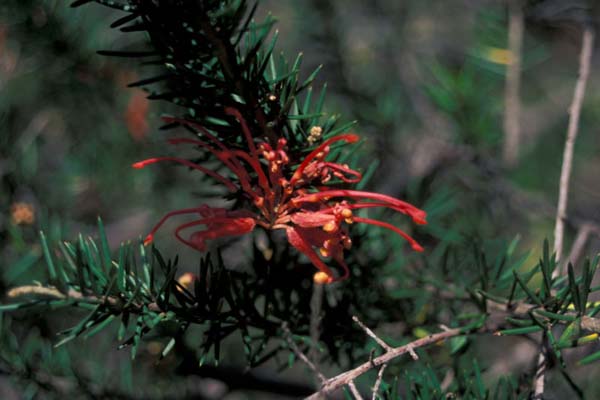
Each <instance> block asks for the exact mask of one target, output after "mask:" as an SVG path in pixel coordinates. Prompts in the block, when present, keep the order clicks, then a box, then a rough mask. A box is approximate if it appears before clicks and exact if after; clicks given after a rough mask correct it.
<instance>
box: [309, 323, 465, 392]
mask: <svg viewBox="0 0 600 400" xmlns="http://www.w3.org/2000/svg"><path fill="white" fill-rule="evenodd" d="M461 334H463V331H462V329H461V328H455V329H451V330H449V331H444V332H439V333H435V334H432V335H428V336H426V337H424V338H421V339H417V340H415V341H413V342H410V343H409V344H406V345H404V346H400V347H394V348H392V349H391V350H390V351H388V352H386V353H384V354H382V355H380V356H379V357H375V358H374V359H372V360H369V361H367V362H365V363H363V364H361V365H359V366H358V367H356V368H353V369H351V370H349V371H346V372H343V373H341V374H339V375H337V376H334V377H333V378H329V379H327V380H326V381H325V383H324V384H323V386H322V387H321V390H319V391H318V392H316V393H313V394H312V395H311V396H309V397H307V398H306V399H307V400H317V399H319V398H320V396H321V395H324V394H327V393H331V392H333V391H334V390H336V389H339V388H340V387H342V386H344V385H348V384H349V383H350V382H351V381H353V380H354V379H356V378H357V377H359V376H361V375H362V374H364V373H365V372H367V371H369V370H371V369H372V368H376V367H378V366H380V365H383V364H387V363H388V362H389V361H390V360H393V359H394V358H397V357H400V356H401V355H403V354H406V353H409V349H410V348H412V349H417V348H419V347H424V346H428V345H430V344H434V343H437V342H440V341H442V340H446V339H449V338H452V337H455V336H460V335H461Z"/></svg>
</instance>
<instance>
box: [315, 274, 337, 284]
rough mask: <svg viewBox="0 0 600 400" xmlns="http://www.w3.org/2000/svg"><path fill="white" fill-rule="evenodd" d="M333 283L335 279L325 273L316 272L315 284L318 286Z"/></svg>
mask: <svg viewBox="0 0 600 400" xmlns="http://www.w3.org/2000/svg"><path fill="white" fill-rule="evenodd" d="M332 281H333V278H332V277H331V275H328V274H327V273H325V272H323V271H319V272H315V274H314V275H313V282H314V283H316V284H318V285H325V284H328V283H331V282H332Z"/></svg>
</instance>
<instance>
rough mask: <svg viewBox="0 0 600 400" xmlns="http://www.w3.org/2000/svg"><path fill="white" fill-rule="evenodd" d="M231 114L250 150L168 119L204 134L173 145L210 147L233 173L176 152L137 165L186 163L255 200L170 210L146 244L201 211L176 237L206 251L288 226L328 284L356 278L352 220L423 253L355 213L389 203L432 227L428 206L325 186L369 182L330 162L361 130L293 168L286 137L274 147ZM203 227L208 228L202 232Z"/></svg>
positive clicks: (296, 244)
mask: <svg viewBox="0 0 600 400" xmlns="http://www.w3.org/2000/svg"><path fill="white" fill-rule="evenodd" d="M226 112H227V114H229V115H232V116H234V117H235V118H236V119H237V120H238V121H239V123H240V126H241V130H242V133H243V135H244V138H245V141H246V144H247V146H248V150H247V151H243V150H240V149H237V148H229V147H227V146H225V144H223V143H222V142H221V141H220V140H219V139H218V138H217V137H216V136H214V135H213V134H211V133H210V132H209V131H207V130H206V129H205V128H204V127H202V126H201V125H199V124H196V123H194V122H191V121H186V120H180V119H174V118H167V119H166V120H167V122H179V123H181V124H184V125H187V126H190V127H193V128H194V129H195V130H196V131H197V132H198V134H199V138H198V139H188V138H178V139H171V140H170V141H169V142H170V143H171V144H174V145H178V144H191V145H196V146H199V147H201V148H203V149H205V150H207V151H209V152H210V153H212V154H213V155H214V156H215V157H216V158H217V159H218V160H219V161H220V162H221V163H223V165H224V166H225V167H227V169H228V170H229V171H230V173H231V175H229V176H224V175H222V174H221V173H219V172H216V171H214V170H211V169H208V168H206V167H204V166H202V165H198V164H196V163H194V162H191V161H189V160H186V159H182V158H177V157H158V158H150V159H147V160H144V161H140V162H137V163H135V164H133V167H134V168H144V167H145V166H147V165H150V164H154V163H157V162H163V161H167V162H168V161H170V162H176V163H179V164H183V165H186V166H188V167H191V168H193V169H195V170H198V171H201V172H203V173H205V174H207V175H209V176H211V177H212V178H214V179H215V180H216V181H218V182H220V183H222V184H223V186H224V187H225V188H227V189H228V190H229V191H230V192H232V193H238V194H242V195H243V196H244V197H245V198H246V199H247V200H248V201H247V202H246V204H247V206H246V208H243V209H234V210H228V209H225V208H217V207H209V206H207V205H201V206H199V207H193V208H187V209H182V210H176V211H171V212H169V213H168V214H166V215H165V216H164V217H163V218H162V219H161V220H160V221H159V222H158V223H157V224H156V225H155V226H154V228H153V229H152V231H151V232H150V233H149V234H148V236H147V237H146V239H145V243H146V244H149V243H151V242H152V240H153V238H154V234H155V233H156V231H157V230H158V229H159V228H160V227H161V226H162V225H163V224H164V223H165V221H166V220H168V219H169V218H171V217H173V216H176V215H195V216H196V218H195V219H193V220H192V221H189V222H186V223H183V224H181V225H179V226H178V227H177V228H176V229H175V236H176V237H177V239H178V240H180V241H181V242H183V243H185V244H186V245H188V246H190V247H192V248H194V249H196V250H199V251H204V250H205V249H206V242H207V241H208V240H213V239H217V238H222V237H232V236H238V235H244V234H247V233H250V232H252V231H253V230H254V229H255V228H256V227H257V226H260V227H262V228H264V229H267V230H277V229H281V230H284V231H285V233H286V236H287V240H288V242H289V243H290V244H291V245H292V246H293V247H294V248H296V249H297V250H298V251H299V252H301V253H302V254H304V255H306V257H308V259H309V260H310V261H311V262H312V263H313V265H314V266H315V267H316V268H318V269H319V270H320V272H321V273H320V274H319V275H320V276H321V277H323V276H325V279H321V280H322V281H323V282H324V283H331V282H333V281H336V280H342V279H345V278H347V277H348V275H349V270H348V266H347V265H346V263H345V261H344V250H349V249H350V248H351V247H352V240H351V238H350V236H349V234H348V225H350V224H353V223H363V224H369V225H376V226H379V227H382V228H386V229H389V230H391V231H393V232H395V233H396V234H398V235H400V236H401V237H403V238H404V239H405V240H406V241H407V242H408V243H409V244H410V246H411V247H412V248H413V250H415V251H419V252H421V251H423V248H422V247H421V245H419V243H417V242H416V241H415V240H414V239H413V238H412V237H410V236H409V235H408V234H406V233H405V232H404V231H402V230H401V229H399V228H397V227H396V226H394V225H392V224H389V223H387V222H384V221H379V220H375V219H370V218H364V217H360V216H358V215H355V211H356V210H360V209H364V208H377V207H384V208H388V209H391V210H394V211H397V212H399V213H402V214H405V215H408V216H409V217H410V218H412V220H413V221H414V222H415V223H416V224H425V223H426V220H425V217H426V213H425V212H424V211H423V210H420V209H418V208H416V207H414V206H413V205H411V204H409V203H406V202H404V201H402V200H398V199H395V198H393V197H390V196H386V195H383V194H379V193H372V192H364V191H357V190H346V189H340V188H336V187H335V186H332V185H326V184H327V183H328V182H330V181H331V180H332V178H337V179H339V180H340V181H342V182H344V183H357V182H359V181H360V180H361V179H362V174H361V173H360V172H359V171H356V170H353V169H351V168H349V167H348V165H345V164H339V163H335V162H331V161H327V156H328V154H329V152H330V146H331V145H332V144H333V143H335V142H345V143H355V142H357V141H358V139H359V137H358V136H357V135H355V134H342V135H338V136H334V137H330V138H328V139H326V140H324V141H323V142H322V143H321V144H320V145H318V146H317V147H316V148H315V149H314V150H313V151H312V152H310V153H309V154H308V155H306V156H305V157H304V159H302V160H301V162H300V163H299V165H298V166H297V167H296V168H295V169H293V168H292V166H291V165H290V164H291V162H290V158H289V157H288V154H287V147H286V140H285V139H283V138H281V139H279V140H278V142H277V144H276V146H275V148H273V147H272V146H271V145H270V144H269V143H267V142H264V141H258V140H257V141H256V142H255V139H253V137H252V134H251V132H250V129H249V127H248V125H247V123H246V121H245V120H244V119H243V118H242V116H241V115H240V113H239V112H238V111H237V110H236V109H232V108H228V109H226ZM199 227H203V228H204V229H201V230H198V228H199ZM189 231H191V233H189ZM184 232H188V233H185V234H184ZM324 259H333V260H334V261H335V262H336V264H337V265H338V266H339V267H340V268H341V270H342V273H341V274H339V275H337V276H336V274H335V273H334V272H333V270H332V269H331V268H330V267H329V266H328V265H327V263H326V262H325V261H324Z"/></svg>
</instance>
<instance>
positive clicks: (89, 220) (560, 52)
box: [0, 0, 600, 399]
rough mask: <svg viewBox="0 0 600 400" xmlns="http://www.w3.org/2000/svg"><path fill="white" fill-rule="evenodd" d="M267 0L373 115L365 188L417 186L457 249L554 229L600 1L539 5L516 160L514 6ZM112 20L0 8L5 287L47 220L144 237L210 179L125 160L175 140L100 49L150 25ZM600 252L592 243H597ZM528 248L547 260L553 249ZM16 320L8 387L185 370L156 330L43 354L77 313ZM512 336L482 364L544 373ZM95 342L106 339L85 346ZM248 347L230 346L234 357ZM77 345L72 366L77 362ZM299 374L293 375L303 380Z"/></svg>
mask: <svg viewBox="0 0 600 400" xmlns="http://www.w3.org/2000/svg"><path fill="white" fill-rule="evenodd" d="M590 4H591V3H590ZM267 12H271V13H272V14H273V15H275V16H276V17H277V18H278V19H279V21H280V22H279V23H278V24H277V28H278V29H279V31H280V39H279V46H280V48H281V50H283V51H284V52H285V54H286V55H287V56H288V57H289V58H291V57H293V56H294V55H295V54H296V53H297V52H298V51H302V52H303V53H304V56H305V71H310V70H312V67H316V66H317V65H319V64H323V65H324V68H323V72H322V73H321V74H320V76H319V77H318V78H317V81H318V82H317V83H323V82H328V85H329V89H330V91H329V93H330V95H329V102H328V106H327V110H328V112H330V113H341V114H343V115H344V117H345V118H346V119H357V120H358V121H359V124H358V126H357V128H356V131H357V133H360V134H361V135H363V136H365V137H367V138H368V140H367V143H366V145H365V146H364V147H363V151H364V152H365V154H367V155H368V156H369V157H372V158H373V159H376V160H378V162H379V167H378V169H377V171H376V172H375V174H374V175H373V177H372V178H371V182H370V183H369V189H371V190H374V191H379V192H384V193H405V194H406V198H407V199H408V200H410V201H411V202H413V203H414V204H416V205H418V206H425V207H426V208H428V211H430V220H431V226H430V228H429V229H431V231H432V232H434V233H435V234H436V236H438V237H443V238H444V240H446V241H447V242H450V243H469V242H474V241H478V242H481V243H483V244H484V245H486V246H487V245H490V246H493V245H494V243H496V241H510V240H512V239H513V238H514V237H516V236H517V235H518V236H519V237H520V238H521V240H520V242H519V249H520V251H522V252H525V251H527V250H530V249H540V248H541V246H540V243H541V242H542V241H543V240H544V238H550V239H551V237H552V231H553V226H554V213H555V204H556V201H557V193H558V177H559V174H560V167H561V159H562V151H563V145H564V138H565V133H566V127H567V122H568V106H569V104H570V102H571V99H572V92H573V87H574V84H575V80H576V78H577V70H578V56H579V50H580V37H581V29H580V25H581V23H582V22H584V21H598V16H599V15H600V7H596V8H593V7H592V6H590V5H588V4H587V3H585V2H581V1H567V0H565V1H538V2H533V3H531V4H530V6H529V7H528V8H527V13H526V20H525V35H524V41H523V53H522V65H523V70H522V87H521V101H522V104H521V119H520V124H521V129H522V139H521V144H520V146H519V153H520V155H519V161H518V163H517V164H516V166H514V167H510V168H509V167H506V166H505V165H504V164H503V162H502V157H501V151H502V143H503V137H504V133H503V125H502V118H503V112H504V83H505V69H506V63H507V57H509V58H508V59H510V54H508V55H507V50H506V48H507V10H506V5H505V4H504V2H500V1H466V0H445V1H427V2H424V1H419V0H407V1H402V2H398V1H395V0H376V1H370V2H364V1H356V0H348V1H343V2H342V1H330V2H325V1H320V0H309V1H305V2H294V1H262V2H261V3H260V8H259V14H261V15H264V14H266V13H267ZM117 17H118V12H116V11H114V12H113V11H111V10H107V9H105V8H103V7H99V6H95V5H91V6H86V7H82V8H77V9H71V8H69V7H68V2H66V1H53V0H47V1H43V0H22V1H17V0H4V1H2V2H1V4H0V130H1V133H0V293H3V292H4V291H5V289H6V288H8V287H11V286H15V285H18V284H21V283H25V282H30V281H31V280H32V279H33V280H35V279H40V280H41V279H42V277H43V274H44V272H43V267H42V265H43V262H42V260H41V257H42V255H41V250H40V246H39V243H38V232H39V230H40V229H43V230H45V231H46V232H47V233H48V235H50V236H51V237H52V238H55V239H58V238H75V237H76V235H77V234H78V233H79V232H82V233H84V234H91V235H93V234H94V232H95V229H96V228H95V224H96V218H97V217H98V216H101V217H102V219H103V220H104V222H105V224H106V226H107V232H108V237H109V239H110V240H111V245H112V246H117V245H118V243H120V242H121V241H126V240H138V238H139V237H140V235H144V234H145V233H146V232H147V231H148V230H149V229H150V228H151V227H152V225H153V223H154V222H155V221H156V220H157V218H158V217H159V216H160V215H162V214H163V213H164V212H165V211H166V210H171V209H176V208H183V207H188V206H189V205H190V204H195V203H197V202H198V199H197V198H196V197H195V195H194V190H193V188H194V187H195V186H197V185H202V184H203V183H201V181H200V180H199V179H198V176H197V175H195V174H189V173H187V172H186V171H185V170H183V169H179V168H170V167H169V166H166V167H162V166H161V167H156V168H148V169H144V170H143V171H137V170H133V169H132V168H131V167H130V165H131V164H132V163H133V162H135V161H137V160H140V159H143V158H147V157H150V156H154V155H157V154H161V152H163V149H164V143H165V136H164V133H162V132H160V131H158V129H157V128H158V126H159V125H160V115H161V113H164V112H167V111H168V110H169V109H171V108H170V107H172V106H171V105H167V104H166V103H161V102H150V103H149V102H148V101H147V100H146V99H145V93H144V92H143V91H142V90H140V89H128V88H126V85H127V83H128V82H132V81H135V80H136V78H139V77H142V76H144V72H143V70H140V68H139V66H138V65H136V63H134V62H132V61H130V60H128V59H119V58H110V59H109V58H106V57H102V56H99V55H97V54H96V51H97V50H99V49H119V48H124V47H127V46H129V45H135V44H136V43H138V42H140V43H141V42H143V41H144V37H143V35H138V36H135V35H122V34H119V33H118V32H115V31H111V30H110V29H109V28H108V26H109V25H110V23H111V22H112V21H113V20H114V19H116V18H117ZM598 63H600V58H598V57H595V59H594V60H593V65H592V73H591V76H590V80H589V83H588V89H587V92H586V98H585V102H584V107H583V112H582V117H581V124H580V132H579V137H578V139H577V143H576V148H575V164H574V169H573V175H572V184H571V191H570V197H569V212H568V214H569V220H568V223H567V246H566V248H567V249H569V248H570V243H571V242H572V240H573V238H574V236H575V234H576V233H577V231H578V229H579V227H580V226H581V225H582V224H583V223H585V222H588V223H592V224H600V207H598V205H599V204H600V185H599V183H600V182H599V180H598V179H599V178H598V171H600V152H599V150H600V140H599V136H598V135H599V132H598V126H600V95H599V93H600V91H599V90H598V89H599V88H600V73H599V69H598ZM157 241H159V243H160V246H161V250H163V251H164V252H165V253H166V254H167V255H170V256H174V255H175V254H180V255H181V257H182V259H183V260H184V262H183V264H184V265H185V264H186V260H189V261H191V260H195V257H196V254H195V253H194V252H193V251H192V250H189V249H187V248H184V247H182V246H180V245H179V244H178V243H176V241H175V240H173V239H172V238H171V237H170V235H169V234H168V233H166V234H164V235H162V236H159V238H157ZM599 247H600V241H599V240H598V238H597V237H594V238H592V239H591V240H590V242H589V243H588V245H587V247H586V254H595V253H596V252H597V251H598V249H599ZM433 251H435V249H433ZM529 257H530V258H531V260H533V261H535V260H537V258H539V252H538V250H534V251H532V252H531V253H530V256H529ZM15 318H16V319H17V320H16V321H15V320H12V322H11V323H12V324H13V325H15V326H16V328H15V332H16V333H15V336H14V337H12V338H8V337H6V338H3V339H4V340H3V342H4V341H7V342H11V343H13V345H14V348H15V349H18V350H19V351H17V352H16V353H14V352H13V353H11V352H10V351H9V350H10V349H9V347H7V346H6V345H5V346H4V348H3V349H0V354H1V353H2V352H3V351H4V354H3V359H4V362H6V360H7V359H9V360H12V361H11V362H13V363H15V365H17V364H19V363H22V365H23V367H22V369H21V370H20V371H21V373H20V374H9V372H8V371H4V369H2V370H0V397H1V398H4V399H13V398H14V399H17V398H31V397H35V396H42V397H40V398H45V397H44V396H48V397H52V396H53V394H52V393H54V392H53V390H54V389H56V388H54V389H53V388H48V387H46V386H44V385H45V383H44V382H45V381H44V379H46V380H48V379H50V378H49V377H48V376H49V375H48V372H43V373H42V372H40V371H41V370H43V371H46V370H48V369H49V370H50V371H52V373H54V374H56V375H57V376H65V377H72V376H73V375H75V376H78V379H77V380H76V381H75V382H76V383H73V381H71V380H68V379H67V378H65V383H64V385H66V386H65V388H66V389H65V390H66V391H67V392H66V393H73V394H74V395H76V396H79V397H82V398H87V397H90V396H92V395H97V396H98V397H99V398H102V396H108V397H110V396H111V395H114V396H115V397H118V396H121V395H123V396H125V395H126V394H127V395H131V394H132V393H133V394H134V397H136V396H135V394H136V390H137V388H140V387H144V388H145V389H144V390H147V391H148V392H140V393H145V394H144V395H141V394H140V393H137V395H138V397H139V398H151V397H160V396H162V395H163V394H164V393H169V392H170V391H172V390H173V385H174V383H173V382H174V381H173V380H172V379H174V378H172V373H173V371H171V370H170V368H171V367H172V364H169V360H166V361H165V362H163V363H162V364H160V365H158V366H156V365H155V364H154V358H153V357H155V355H156V352H157V351H158V350H156V348H155V347H156V346H155V347H154V348H153V342H152V341H148V343H147V345H146V347H145V348H144V353H143V354H142V356H141V359H140V360H138V361H137V362H136V363H135V367H134V368H132V367H131V366H130V363H129V359H128V356H127V355H122V354H120V353H119V352H117V351H112V350H111V349H113V348H114V346H111V343H110V342H109V343H105V344H102V343H101V341H98V340H95V341H92V340H88V341H79V342H77V343H70V344H68V345H66V346H64V347H61V348H59V349H56V350H52V351H50V352H48V351H47V349H48V348H49V347H48V346H47V345H48V343H53V342H55V336H54V333H55V332H56V330H58V329H60V328H64V327H65V326H66V325H68V320H69V316H67V315H65V313H64V312H61V313H57V314H56V315H55V316H54V318H50V319H44V320H43V323H40V324H31V323H30V324H29V325H24V326H27V327H28V328H27V329H21V328H19V325H18V324H17V322H19V321H18V320H19V319H22V320H31V318H32V317H31V316H27V317H26V316H18V317H15ZM35 318H36V317H35V316H34V317H33V319H34V320H35ZM37 318H38V319H40V320H42V318H41V316H40V315H38V317H37ZM4 319H5V321H4V323H8V322H7V321H8V320H7V319H6V317H5V318H4ZM19 329H21V330H19ZM502 340H505V341H506V342H507V346H508V345H509V344H510V345H511V346H514V348H515V349H516V350H515V353H513V354H511V355H510V356H506V355H505V357H504V358H505V359H504V361H502V357H501V356H500V355H497V354H495V353H496V352H499V351H500V350H502V348H504V346H498V345H496V346H495V347H494V349H490V348H487V347H486V348H482V349H481V351H482V352H489V354H490V359H492V358H496V359H500V362H496V363H494V364H493V365H486V366H485V367H486V368H487V367H489V369H488V375H489V376H491V377H497V376H500V375H502V374H507V373H509V372H511V371H512V372H518V371H520V370H526V369H528V368H530V367H531V365H532V362H533V361H532V360H533V356H534V353H535V351H536V349H535V347H534V346H533V345H531V343H527V342H526V341H517V342H515V343H513V342H514V341H515V339H511V340H508V339H502ZM496 343H497V342H496ZM99 348H102V349H106V352H105V353H100V354H96V355H94V356H93V357H87V356H86V357H81V354H86V355H89V354H93V353H94V350H97V349H99ZM72 353H76V354H72ZM234 353H235V352H232V354H231V359H232V360H236V361H238V362H239V361H240V359H239V356H236V355H235V354H234ZM69 354H70V355H71V357H72V359H71V361H70V362H66V361H64V360H67V359H68V358H69ZM15 357H16V358H15ZM19 357H20V358H22V360H19ZM96 357H97V358H96ZM224 358H226V356H224ZM57 359H61V360H63V361H64V362H57V361H56V360H57ZM0 366H2V364H1V363H0ZM32 366H37V367H39V368H40V371H37V370H35V369H32ZM2 368H4V367H2ZM577 368H580V370H577V375H576V376H577V381H578V383H579V384H581V385H582V386H583V387H584V388H585V390H586V393H589V394H593V393H596V394H598V393H600V386H598V385H599V383H598V382H597V380H596V381H594V380H593V376H594V374H595V373H597V372H599V371H598V368H597V367H595V366H589V367H585V368H584V367H577ZM53 369H54V370H53ZM165 371H169V373H166V372H165ZM298 371H301V369H298V370H291V371H288V372H286V374H284V375H282V376H283V378H282V379H291V380H293V381H302V379H301V377H300V376H298ZM4 372H5V373H6V374H9V375H12V376H10V377H9V376H5V375H4ZM43 374H46V375H43ZM17 378H18V379H17ZM150 382H151V383H152V385H150ZM175 382H177V383H176V385H177V390H181V393H182V394H181V397H177V398H186V396H187V397H189V398H196V397H197V398H220V397H221V396H224V394H225V393H228V394H227V396H228V397H227V398H263V396H265V395H264V394H257V393H256V392H252V391H244V390H242V391H235V390H233V391H230V392H228V391H227V383H223V382H222V381H221V380H219V379H218V378H216V379H210V378H203V379H200V380H198V379H197V378H194V377H183V376H179V377H178V378H177V380H176V381H175ZM46 384H47V382H46ZM144 384H146V386H144ZM554 384H556V387H553V386H552V385H554ZM48 385H49V384H48ZM69 385H71V386H69ZM549 386H550V387H551V388H553V389H554V390H551V393H552V394H551V395H549V396H548V398H562V397H561V396H563V395H565V393H569V392H568V389H566V388H564V387H562V386H564V384H563V383H560V382H558V381H553V380H550V382H549ZM51 389H52V390H51ZM106 390H109V392H106ZM110 390H113V391H114V393H111V392H110ZM102 391H105V392H102ZM58 392H59V395H60V391H58ZM63 394H64V393H63Z"/></svg>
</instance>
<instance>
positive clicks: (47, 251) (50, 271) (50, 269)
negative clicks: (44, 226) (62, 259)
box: [40, 231, 56, 280]
mask: <svg viewBox="0 0 600 400" xmlns="http://www.w3.org/2000/svg"><path fill="white" fill-rule="evenodd" d="M40 239H41V241H42V249H43V251H44V257H45V259H46V265H47V266H48V274H49V275H50V280H55V279H56V268H55V266H54V261H53V260H52V255H51V254H50V249H48V242H47V241H46V235H44V232H43V231H40Z"/></svg>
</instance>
